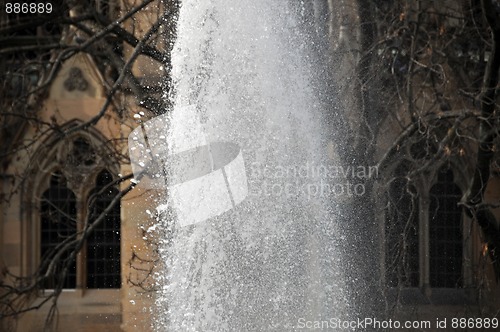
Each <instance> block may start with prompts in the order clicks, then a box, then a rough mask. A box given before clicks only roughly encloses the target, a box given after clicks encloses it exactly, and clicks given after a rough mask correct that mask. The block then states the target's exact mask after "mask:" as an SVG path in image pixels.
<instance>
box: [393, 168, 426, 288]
mask: <svg viewBox="0 0 500 332" xmlns="http://www.w3.org/2000/svg"><path fill="white" fill-rule="evenodd" d="M407 173H408V165H407V164H406V163H402V164H400V165H399V166H398V167H397V168H396V171H395V178H394V180H393V181H392V183H391V185H390V188H389V193H388V197H389V201H388V205H387V211H386V222H385V234H386V256H385V260H386V281H387V285H388V286H390V287H396V286H404V287H417V286H418V284H419V280H420V276H419V226H418V217H419V214H418V200H417V198H418V197H417V192H416V189H415V187H414V186H413V185H412V184H411V183H410V182H409V181H408V179H407V178H406V177H405V175H406V174H407Z"/></svg>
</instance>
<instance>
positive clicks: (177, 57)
mask: <svg viewBox="0 0 500 332" xmlns="http://www.w3.org/2000/svg"><path fill="white" fill-rule="evenodd" d="M303 6H304V5H303V4H302V2H300V1H269V0H233V1H223V0H204V1H194V0H185V1H183V2H182V7H181V9H180V14H179V21H178V37H177V40H176V43H175V46H174V50H173V53H172V67H173V72H172V78H173V85H174V88H173V91H174V93H173V94H172V95H171V96H170V97H169V98H171V101H172V103H173V105H174V108H173V111H172V112H171V113H170V114H169V115H168V119H167V122H166V123H167V124H168V125H167V126H166V127H167V128H168V129H163V130H165V132H164V133H163V134H162V133H157V134H158V135H160V136H161V137H163V136H166V140H160V142H161V144H164V145H165V146H164V147H163V151H164V152H165V151H166V153H167V154H168V156H170V157H169V158H165V159H166V160H167V161H166V164H167V171H168V173H169V174H170V177H169V180H168V181H169V182H170V186H169V188H168V190H166V191H165V192H166V195H165V198H164V201H163V202H162V204H161V205H160V206H159V207H158V210H159V211H160V212H161V215H162V218H161V225H162V227H163V229H164V230H165V232H164V238H163V240H162V243H161V244H160V245H161V252H162V256H163V259H164V263H165V269H164V273H163V276H162V277H161V278H159V279H158V282H159V283H160V286H161V287H160V292H159V294H158V296H157V300H156V308H155V309H154V311H155V322H154V323H153V324H154V327H155V329H156V330H158V331H165V330H168V331H285V330H294V329H296V328H297V327H298V325H299V320H300V319H301V318H303V319H305V320H322V319H329V318H331V317H341V316H342V315H343V314H344V312H345V311H346V310H347V308H348V306H349V304H348V301H347V300H346V299H347V298H348V297H349V296H348V294H347V292H346V290H345V287H344V286H343V285H344V277H343V275H342V265H341V264H342V263H341V258H342V253H341V251H340V250H339V247H340V246H339V242H340V241H341V240H342V233H341V232H340V231H339V229H338V225H337V224H336V221H335V218H334V217H333V214H334V211H335V209H336V208H337V207H336V204H337V203H336V202H335V201H333V200H332V198H331V197H330V196H329V195H328V194H327V193H326V190H325V188H326V185H327V183H328V181H329V180H328V178H327V177H326V175H325V174H324V172H322V171H321V170H322V167H326V166H327V165H329V164H332V163H334V161H333V160H331V157H328V156H327V152H326V140H327V138H326V137H327V135H326V129H325V126H324V125H322V123H323V122H324V119H325V114H324V113H325V111H324V109H323V107H322V103H321V100H320V97H319V94H320V91H321V88H320V87H319V86H318V84H316V83H314V82H317V81H318V80H317V79H316V78H315V76H314V75H315V73H316V72H317V71H316V70H315V64H314V63H315V60H314V56H313V54H312V52H311V49H312V48H313V46H314V45H313V42H314V39H313V38H311V35H310V33H309V32H308V31H307V24H306V20H305V19H304V17H305V16H306V12H305V9H304V8H303ZM161 127H162V126H161ZM162 135H163V136H162ZM150 139H151V138H150ZM164 142H166V143H164ZM190 151H191V152H190ZM193 151H195V153H193ZM182 153H184V156H183V157H182V156H181V157H175V156H179V155H182ZM190 153H191V154H190ZM237 155H238V157H237ZM186 156H187V157H186ZM193 156H194V157H193ZM204 157H206V158H204ZM329 158H330V159H329ZM202 160H205V164H204V162H203V161H202ZM235 160H238V162H236V161H235ZM233 161H234V162H233ZM231 162H233V166H234V167H233V168H231V169H230V168H229V167H226V168H225V169H224V165H229V164H231ZM200 164H203V165H201V166H200ZM192 169H194V171H191V170H192ZM217 169H219V171H220V170H222V169H224V171H223V172H222V173H221V172H219V173H218V174H219V178H218V179H219V180H220V179H224V180H225V182H221V181H222V180H220V181H219V182H217V181H218V180H217V179H216V176H215V175H214V177H213V178H211V179H209V180H207V182H205V184H204V185H201V184H200V183H196V182H195V181H193V180H196V179H198V180H199V179H201V178H203V177H204V176H205V177H206V176H207V175H210V174H215V173H214V171H216V170H217ZM323 170H324V168H323ZM190 172H191V173H190ZM186 173H190V174H188V175H186ZM172 179H174V180H172ZM176 188H177V189H176ZM221 188H222V192H224V193H223V194H221ZM176 190H177V191H176ZM227 192H229V196H228V195H227ZM176 195H177V196H176ZM228 197H229V198H228ZM229 199H230V200H229ZM201 205H203V206H201ZM220 206H224V207H222V208H220V209H218V207H220Z"/></svg>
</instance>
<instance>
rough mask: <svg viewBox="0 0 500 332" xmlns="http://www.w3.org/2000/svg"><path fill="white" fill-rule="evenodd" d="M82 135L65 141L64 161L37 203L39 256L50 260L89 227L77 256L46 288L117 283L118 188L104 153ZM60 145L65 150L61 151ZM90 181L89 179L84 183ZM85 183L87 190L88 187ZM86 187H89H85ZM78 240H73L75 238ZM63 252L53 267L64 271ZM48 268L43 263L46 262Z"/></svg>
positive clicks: (67, 255) (118, 258) (118, 252)
mask: <svg viewBox="0 0 500 332" xmlns="http://www.w3.org/2000/svg"><path fill="white" fill-rule="evenodd" d="M90 142H91V141H90V140H88V139H87V138H84V137H78V138H75V139H73V140H72V141H71V142H70V143H69V144H64V148H65V149H66V150H65V151H66V152H64V156H63V157H62V158H60V159H62V161H63V162H62V163H61V164H60V166H59V168H58V169H57V170H56V171H53V172H52V174H51V177H50V183H49V184H48V189H46V190H45V191H44V192H43V194H42V197H41V203H40V259H41V260H42V262H43V261H50V260H51V258H53V257H54V255H55V252H56V251H57V250H58V249H59V248H61V246H62V245H65V243H66V244H68V245H69V246H70V247H69V248H68V249H70V250H68V251H67V252H70V251H71V249H72V248H71V246H72V245H73V246H74V245H75V244H74V243H73V244H72V243H71V241H75V240H78V238H79V237H80V236H81V234H82V232H83V231H84V230H85V229H86V228H87V227H91V228H92V231H91V233H90V234H89V236H88V238H87V239H86V241H85V244H84V246H83V248H82V250H81V254H80V255H79V256H80V257H79V258H78V259H76V258H73V259H72V261H71V262H69V269H68V270H67V271H66V274H65V275H66V276H65V278H64V281H63V282H62V283H61V280H59V279H57V278H60V277H59V276H60V275H61V274H60V273H56V274H55V275H56V276H55V277H54V278H53V279H51V280H48V281H47V282H46V284H45V288H47V289H51V288H55V287H56V286H58V285H62V287H63V288H120V284H121V277H120V204H119V203H118V202H116V203H115V204H114V205H113V206H111V203H112V202H113V199H114V198H115V197H116V195H117V193H118V189H117V186H116V183H114V179H113V176H112V173H111V172H110V171H109V170H108V169H107V168H105V166H106V163H105V162H104V157H103V156H99V154H97V153H96V151H94V149H93V146H92V144H91V143H90ZM64 148H63V150H64ZM90 180H92V182H88V181H90ZM87 188H88V189H87ZM89 189H90V190H89ZM75 243H76V241H75ZM67 259H70V257H69V254H65V255H63V256H62V257H60V259H59V264H58V265H57V266H56V272H61V271H63V270H62V268H63V262H65V261H66V260H67ZM44 268H45V269H47V266H45V267H44Z"/></svg>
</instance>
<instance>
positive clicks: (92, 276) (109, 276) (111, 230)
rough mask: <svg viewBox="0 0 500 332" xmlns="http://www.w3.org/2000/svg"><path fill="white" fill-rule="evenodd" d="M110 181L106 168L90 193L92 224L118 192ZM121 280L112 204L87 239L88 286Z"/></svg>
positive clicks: (109, 284)
mask: <svg viewBox="0 0 500 332" xmlns="http://www.w3.org/2000/svg"><path fill="white" fill-rule="evenodd" d="M112 181H113V177H112V176H111V174H110V173H109V172H108V171H106V170H104V171H102V172H101V173H99V175H98V176H97V179H96V187H95V189H94V190H93V192H92V194H91V201H92V200H93V202H91V208H90V218H89V222H90V223H91V224H92V223H94V222H96V219H97V218H98V217H99V216H100V214H101V213H102V211H104V210H105V209H106V208H107V207H108V206H109V205H110V203H111V202H112V200H113V198H114V197H115V196H116V194H117V193H118V190H117V189H116V188H114V187H113V186H111V184H112ZM120 282H121V280H120V206H119V205H118V204H115V205H114V206H113V207H112V209H111V211H110V212H109V213H106V214H105V215H104V220H102V221H100V223H99V224H98V225H97V227H96V228H95V229H94V231H93V233H92V234H91V235H90V237H89V238H88V240H87V287H88V288H120Z"/></svg>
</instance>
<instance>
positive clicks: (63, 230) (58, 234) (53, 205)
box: [41, 171, 77, 288]
mask: <svg viewBox="0 0 500 332" xmlns="http://www.w3.org/2000/svg"><path fill="white" fill-rule="evenodd" d="M76 231H77V210H76V196H75V194H74V193H73V192H72V191H71V190H70V189H69V188H68V187H67V185H66V178H65V177H64V175H63V174H62V173H61V172H60V171H56V172H54V173H53V174H52V176H51V178H50V184H49V188H48V189H47V190H46V191H45V192H44V193H43V195H42V202H41V255H42V258H46V259H48V261H50V260H52V258H53V257H54V249H56V248H57V247H58V246H61V245H67V246H71V245H70V243H69V242H70V241H71V239H72V237H74V235H75V234H76ZM65 243H66V244H65ZM68 259H70V257H69V256H68V255H67V254H66V255H63V256H62V257H60V258H59V259H58V262H57V264H56V267H55V269H56V272H60V270H61V269H62V268H63V262H64V261H65V260H68ZM47 268H48V266H45V267H44V269H45V270H46V269H47ZM64 274H65V275H66V277H65V278H64V282H63V283H62V285H63V288H74V287H75V286H76V259H75V258H73V259H72V261H71V262H70V264H69V269H68V270H67V271H66V273H64ZM55 275H56V276H59V275H60V274H59V273H55ZM57 284H59V280H57V279H51V280H48V281H47V282H46V283H45V287H46V288H54V287H55V285H57Z"/></svg>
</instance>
